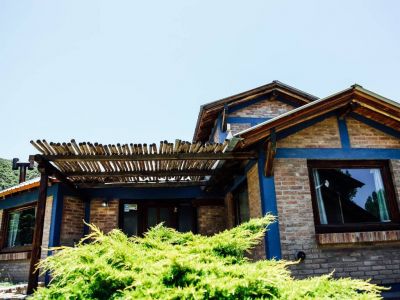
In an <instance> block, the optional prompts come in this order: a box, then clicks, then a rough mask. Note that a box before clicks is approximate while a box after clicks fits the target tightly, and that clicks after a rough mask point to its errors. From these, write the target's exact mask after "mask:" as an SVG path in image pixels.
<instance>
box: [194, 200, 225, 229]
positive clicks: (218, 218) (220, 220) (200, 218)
mask: <svg viewBox="0 0 400 300" xmlns="http://www.w3.org/2000/svg"><path fill="white" fill-rule="evenodd" d="M226 228H227V226H226V211H225V206H215V205H209V206H199V207H198V208H197V231H198V233H199V234H202V235H208V236H210V235H213V234H215V233H218V232H221V231H223V230H225V229H226Z"/></svg>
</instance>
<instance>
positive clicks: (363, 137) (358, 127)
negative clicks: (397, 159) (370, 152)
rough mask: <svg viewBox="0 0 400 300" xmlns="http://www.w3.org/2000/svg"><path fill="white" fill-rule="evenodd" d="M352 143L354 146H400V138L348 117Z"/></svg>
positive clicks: (348, 128)
mask: <svg viewBox="0 0 400 300" xmlns="http://www.w3.org/2000/svg"><path fill="white" fill-rule="evenodd" d="M346 123H347V130H348V132H349V136H350V145H351V147H354V148H400V139H397V138H395V137H393V136H391V135H388V134H386V133H384V132H382V131H380V130H378V129H375V128H373V127H371V126H368V125H366V124H364V123H362V122H360V121H357V120H355V119H353V118H347V119H346Z"/></svg>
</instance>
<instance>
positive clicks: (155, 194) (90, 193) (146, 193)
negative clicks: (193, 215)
mask: <svg viewBox="0 0 400 300" xmlns="http://www.w3.org/2000/svg"><path fill="white" fill-rule="evenodd" d="M82 192H83V194H84V195H85V196H87V197H92V198H96V197H101V198H110V197H113V198H119V199H133V200H135V199H142V200H146V199H172V200H173V199H188V198H197V197H202V196H218V197H220V196H221V195H222V194H218V195H216V194H208V193H206V192H204V191H203V190H202V189H201V187H199V186H196V187H180V188H129V187H123V188H112V187H107V188H97V189H83V190H82ZM222 196H223V195H222Z"/></svg>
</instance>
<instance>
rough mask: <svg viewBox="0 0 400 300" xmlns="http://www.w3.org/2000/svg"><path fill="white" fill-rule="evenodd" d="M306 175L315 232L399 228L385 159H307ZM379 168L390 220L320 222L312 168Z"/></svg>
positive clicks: (399, 224) (394, 198) (396, 208)
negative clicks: (341, 222)
mask: <svg viewBox="0 0 400 300" xmlns="http://www.w3.org/2000/svg"><path fill="white" fill-rule="evenodd" d="M307 166H308V177H309V180H310V189H311V199H312V207H313V213H314V223H315V231H316V233H341V232H366V231H384V230H399V229H400V212H399V207H398V203H397V199H396V193H395V190H394V184H393V180H392V176H391V170H390V167H389V161H387V160H352V161H349V160H308V161H307ZM338 168H342V169H352V168H354V169H379V170H380V171H381V176H382V181H383V185H384V188H385V194H386V197H387V205H388V211H389V214H390V218H391V221H390V222H369V223H345V224H321V221H320V215H319V210H318V202H317V195H316V189H315V180H314V176H313V170H314V169H338Z"/></svg>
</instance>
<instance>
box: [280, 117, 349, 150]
mask: <svg viewBox="0 0 400 300" xmlns="http://www.w3.org/2000/svg"><path fill="white" fill-rule="evenodd" d="M278 146H279V147H280V148H340V147H341V146H342V145H341V142H340V135H339V128H338V122H337V119H336V118H335V117H331V118H327V119H325V120H323V121H321V122H319V123H317V124H315V125H313V126H310V127H307V128H305V129H303V130H300V131H299V132H297V133H295V134H292V135H290V136H288V137H286V138H284V139H282V140H279V141H278Z"/></svg>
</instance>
